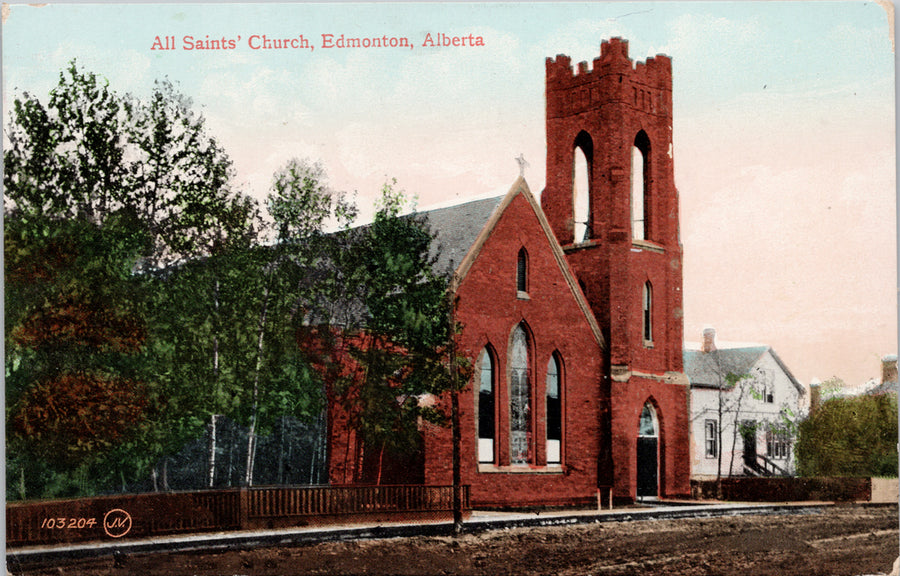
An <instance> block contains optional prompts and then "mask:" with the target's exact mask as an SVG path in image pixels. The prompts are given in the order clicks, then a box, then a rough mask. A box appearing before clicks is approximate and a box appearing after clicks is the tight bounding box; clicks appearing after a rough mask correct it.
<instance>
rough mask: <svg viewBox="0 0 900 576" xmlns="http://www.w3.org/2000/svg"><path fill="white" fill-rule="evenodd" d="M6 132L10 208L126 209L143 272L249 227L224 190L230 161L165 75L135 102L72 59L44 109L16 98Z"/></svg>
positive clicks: (241, 206) (235, 197)
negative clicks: (142, 239) (141, 247)
mask: <svg viewBox="0 0 900 576" xmlns="http://www.w3.org/2000/svg"><path fill="white" fill-rule="evenodd" d="M6 132H7V136H8V138H9V142H10V145H9V147H8V148H7V149H6V150H5V151H4V154H3V162H4V186H5V192H4V204H5V208H6V211H7V213H8V214H14V215H21V216H29V217H30V216H44V217H49V218H57V219H60V218H65V219H79V220H85V221H88V222H92V223H95V224H103V223H104V221H105V219H106V218H108V217H109V216H110V215H112V214H116V213H118V212H120V211H122V210H123V209H127V210H128V211H130V212H131V213H132V214H133V216H134V217H135V218H137V220H138V221H139V222H140V223H141V225H142V227H143V229H145V230H146V231H147V232H148V233H149V244H148V247H147V248H148V249H147V250H146V251H145V253H144V254H143V259H142V261H141V262H140V264H141V267H143V268H154V267H159V266H163V265H166V264H170V263H172V262H176V261H178V260H181V259H184V258H186V257H191V256H197V255H200V254H204V253H208V251H209V250H211V249H212V248H213V247H214V246H215V245H217V244H218V243H221V242H222V241H223V239H224V238H227V237H229V236H233V235H239V234H252V233H253V232H254V227H253V225H252V223H251V222H249V221H248V219H247V214H249V213H251V212H252V208H251V207H250V206H249V205H248V201H249V200H248V199H247V198H246V197H242V196H240V195H239V194H237V193H235V191H233V190H232V189H231V179H232V168H231V160H230V159H229V158H228V156H227V154H226V153H225V151H224V150H223V149H222V148H221V146H219V144H218V143H217V142H216V140H215V139H214V138H211V137H210V136H208V135H207V133H206V128H205V120H204V119H203V117H202V116H197V115H195V114H194V113H193V111H192V109H191V102H190V100H189V99H188V98H186V97H185V96H184V95H182V94H180V93H178V92H177V91H176V90H175V88H174V86H173V85H172V84H171V83H170V82H168V81H158V82H157V83H156V85H155V86H154V89H153V92H152V94H151V96H150V98H149V99H148V100H147V101H141V100H137V99H136V98H134V97H132V96H128V95H125V96H122V95H119V94H117V93H116V92H114V91H113V90H111V89H110V88H109V86H108V83H107V82H106V81H104V80H103V79H102V78H99V77H98V76H97V75H96V74H94V73H91V72H85V71H83V70H81V69H79V68H78V66H77V64H76V63H75V62H74V61H73V62H72V63H71V64H70V65H69V67H68V68H67V69H66V70H65V71H63V72H61V73H60V76H59V83H58V85H57V86H56V87H55V88H54V89H53V90H52V91H51V92H50V98H49V101H48V103H47V104H46V105H44V104H43V103H42V102H41V101H40V100H39V99H38V98H37V97H35V96H33V95H31V94H29V93H27V92H26V93H24V94H22V95H20V96H17V97H16V98H15V100H14V102H13V109H12V111H11V113H10V122H9V123H8V126H7V130H6Z"/></svg>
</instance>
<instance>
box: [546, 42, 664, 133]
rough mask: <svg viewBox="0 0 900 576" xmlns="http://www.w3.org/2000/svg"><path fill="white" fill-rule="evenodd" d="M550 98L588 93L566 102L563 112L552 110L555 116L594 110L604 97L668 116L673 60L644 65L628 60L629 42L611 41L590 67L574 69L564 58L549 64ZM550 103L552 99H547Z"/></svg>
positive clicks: (655, 59)
mask: <svg viewBox="0 0 900 576" xmlns="http://www.w3.org/2000/svg"><path fill="white" fill-rule="evenodd" d="M546 72H547V85H546V90H547V94H548V96H549V95H550V93H551V92H554V91H560V90H562V91H567V92H568V91H570V90H573V89H575V90H578V89H579V88H583V89H584V90H589V93H585V94H582V95H579V96H578V97H577V98H575V99H572V100H570V101H569V102H566V104H567V105H568V106H566V107H565V109H563V110H550V109H548V113H550V114H552V115H554V116H555V115H559V114H560V113H563V114H572V113H578V112H580V111H582V110H584V109H587V108H589V107H590V106H591V103H592V102H596V99H597V98H599V97H600V95H601V94H602V95H603V97H604V98H612V99H615V100H620V101H627V100H629V99H630V100H631V102H632V103H633V104H634V105H635V106H639V107H641V108H645V109H648V111H651V112H652V113H655V114H662V115H668V114H669V113H670V110H671V100H672V60H671V59H670V58H669V57H668V56H666V55H665V54H657V55H656V56H655V57H650V58H647V60H646V61H644V62H634V61H633V60H631V58H629V57H628V41H627V40H623V39H622V38H611V39H610V40H605V41H604V42H603V43H602V44H601V45H600V56H599V57H598V58H595V59H594V60H593V66H592V67H590V68H589V67H588V63H587V62H586V61H583V62H579V63H578V67H577V69H576V68H573V67H572V59H571V58H570V57H569V56H566V55H564V54H558V55H557V56H556V58H555V59H554V58H547V60H546ZM548 101H549V99H548Z"/></svg>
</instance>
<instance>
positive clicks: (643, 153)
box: [631, 130, 650, 240]
mask: <svg viewBox="0 0 900 576" xmlns="http://www.w3.org/2000/svg"><path fill="white" fill-rule="evenodd" d="M649 159H650V139H649V138H648V137H647V133H646V132H644V131H643V130H641V131H640V132H638V134H637V136H635V138H634V146H632V148H631V237H632V239H633V240H649V239H650V225H649V224H650V162H649Z"/></svg>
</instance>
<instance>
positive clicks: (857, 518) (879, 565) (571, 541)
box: [9, 505, 900, 576]
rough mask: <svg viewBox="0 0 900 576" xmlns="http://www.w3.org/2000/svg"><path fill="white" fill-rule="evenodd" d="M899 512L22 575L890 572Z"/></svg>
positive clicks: (295, 551)
mask: <svg viewBox="0 0 900 576" xmlns="http://www.w3.org/2000/svg"><path fill="white" fill-rule="evenodd" d="M898 538H900V535H898V510H897V506H858V505H847V506H838V507H834V508H829V509H826V510H825V511H824V512H822V513H820V514H805V515H784V516H739V517H724V518H697V519H687V520H685V519H682V520H653V521H642V522H616V523H607V524H590V525H578V526H559V527H548V528H521V529H511V530H497V531H492V532H484V533H480V534H468V535H464V536H461V537H459V538H452V537H446V538H445V537H439V538H438V537H416V538H402V539H391V540H370V541H357V542H338V543H322V544H315V545H309V546H302V547H289V548H265V549H256V550H245V551H228V552H220V553H215V554H201V553H177V554H152V555H151V554H145V555H133V556H130V557H127V558H120V559H118V560H114V559H112V558H105V559H94V560H89V561H88V560H85V561H80V562H76V563H72V564H70V565H66V566H62V567H60V566H58V565H57V566H52V567H51V566H45V567H40V568H39V567H32V568H31V569H27V570H22V569H17V567H16V566H12V565H11V566H9V568H10V570H11V572H12V574H13V575H15V576H18V575H19V574H27V575H42V574H49V575H53V576H86V575H92V576H93V575H104V574H110V575H125V574H141V575H166V576H171V575H203V576H209V575H217V576H223V575H237V574H242V575H254V576H255V575H260V576H262V575H272V576H276V575H277V576H292V575H300V574H322V575H329V576H331V575H349V574H354V575H355V574H382V575H386V574H391V575H393V574H397V575H422V576H430V575H444V574H457V575H475V576H477V575H485V576H487V575H490V576H494V575H504V574H510V575H513V574H515V575H538V574H540V575H543V574H553V575H572V576H575V575H577V576H584V575H588V574H591V575H594V576H600V575H625V574H640V575H646V574H661V575H666V576H681V575H684V576H687V575H703V576H711V575H729V576H730V575H735V576H737V575H740V576H747V575H754V576H765V575H775V574H778V575H799V576H804V575H822V576H841V575H848V576H859V575H862V574H887V573H889V572H890V571H891V568H892V564H893V562H894V560H895V559H896V558H897V557H898V554H900V551H898V546H900V545H898Z"/></svg>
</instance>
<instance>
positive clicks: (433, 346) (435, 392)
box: [318, 182, 468, 481]
mask: <svg viewBox="0 0 900 576" xmlns="http://www.w3.org/2000/svg"><path fill="white" fill-rule="evenodd" d="M395 185H396V182H391V183H388V184H386V185H385V186H384V188H383V189H382V197H381V201H380V204H379V206H378V211H377V213H376V215H375V221H374V222H373V223H372V224H371V225H370V226H367V227H365V228H363V229H360V230H359V231H357V235H356V236H355V237H354V248H353V250H352V252H351V254H352V256H351V257H353V258H356V259H357V261H356V264H355V265H352V266H350V267H349V268H350V269H352V270H353V271H355V276H354V277H353V278H352V285H353V286H354V287H355V288H356V291H355V293H354V295H355V297H356V298H358V299H359V306H358V307H356V308H355V309H357V310H359V311H360V312H361V316H360V317H359V318H358V323H357V324H356V325H355V330H350V331H346V327H345V336H352V337H350V338H347V337H345V338H342V339H341V340H340V345H341V348H340V350H338V352H339V355H338V356H339V357H337V358H331V362H330V363H329V362H328V361H321V360H320V361H319V364H318V365H319V366H320V367H322V366H331V367H332V368H333V367H334V366H340V367H342V368H343V371H342V372H340V376H339V377H337V378H336V379H335V385H334V388H333V390H334V392H335V395H336V397H337V398H338V399H339V401H340V402H341V403H342V407H343V409H344V411H345V413H346V414H347V415H348V416H349V422H350V426H351V427H352V428H353V429H355V430H356V431H357V433H358V434H359V435H360V437H361V439H362V445H363V449H364V450H367V451H369V453H370V454H371V453H372V451H375V452H376V453H377V454H378V456H377V462H378V465H377V469H376V472H375V475H376V476H375V478H374V480H375V481H380V479H381V478H380V477H381V462H382V460H383V456H384V454H385V453H387V454H389V455H391V456H393V457H397V456H399V457H401V458H402V457H404V456H409V455H410V454H411V453H413V452H414V451H416V450H417V449H418V447H419V440H420V437H419V431H418V423H419V421H420V419H421V420H425V421H429V422H434V423H440V424H445V423H446V415H445V414H444V413H443V412H442V411H441V410H439V409H438V408H437V407H436V406H435V405H434V403H433V402H423V400H425V399H426V398H429V397H436V396H439V395H440V394H441V393H443V392H445V391H447V390H448V389H449V388H450V386H451V374H450V368H449V353H450V351H449V343H450V339H451V337H452V335H453V334H454V333H455V330H456V327H455V326H451V322H450V318H449V313H450V308H449V306H450V301H449V299H448V297H447V286H448V281H449V279H448V278H446V277H443V276H441V275H439V274H437V273H436V272H435V268H434V255H433V254H432V253H431V245H432V240H433V235H432V233H431V232H430V230H429V228H428V224H427V221H426V220H425V219H424V218H422V217H419V216H417V215H416V214H415V213H413V214H412V215H408V216H401V213H402V211H403V209H404V206H405V203H406V199H405V196H404V195H403V193H402V192H401V191H398V190H397V189H396V188H395ZM458 365H459V366H460V368H461V370H462V371H464V370H465V369H466V367H467V365H466V363H465V361H464V360H462V359H460V360H459V363H458ZM338 370H340V368H339V369H338ZM460 380H461V381H463V382H466V381H467V380H468V378H466V377H465V376H463V377H461V378H460ZM357 473H358V474H361V473H362V471H361V470H357Z"/></svg>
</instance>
